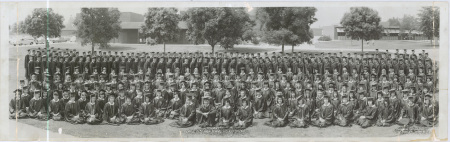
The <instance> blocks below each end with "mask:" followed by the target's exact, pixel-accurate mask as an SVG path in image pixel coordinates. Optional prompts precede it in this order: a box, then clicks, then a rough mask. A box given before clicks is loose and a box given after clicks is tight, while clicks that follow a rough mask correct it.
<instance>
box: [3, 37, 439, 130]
mask: <svg viewBox="0 0 450 142" xmlns="http://www.w3.org/2000/svg"><path fill="white" fill-rule="evenodd" d="M358 43H359V44H358ZM429 44H430V43H429V41H376V42H375V44H374V45H370V46H367V47H365V51H371V52H372V51H374V49H376V48H378V49H380V51H384V50H386V49H389V50H390V51H389V52H391V53H392V52H395V49H396V48H399V49H404V48H407V49H416V50H418V51H416V53H417V54H418V53H419V52H421V50H419V49H425V50H426V51H427V52H429V54H430V55H429V56H430V57H432V58H436V59H438V56H437V55H438V54H439V49H438V48H434V47H433V46H431V45H429ZM37 47H41V48H43V47H44V45H28V46H15V47H14V46H10V47H9V75H10V76H9V78H10V82H9V83H10V84H9V85H10V90H7V92H9V95H7V96H9V98H11V97H12V96H13V93H12V91H13V90H14V88H17V85H18V81H19V80H21V79H25V77H24V74H25V71H24V63H23V60H24V56H25V55H26V54H27V49H32V48H37ZM51 47H55V48H61V49H78V50H79V51H90V50H91V48H90V46H85V47H81V46H80V45H79V44H78V43H57V44H52V45H51ZM95 50H98V49H97V48H96V49H95ZM101 50H102V51H113V52H115V51H118V52H120V51H124V52H163V51H164V50H163V46H162V45H156V46H148V45H143V44H111V47H110V48H107V49H101ZM175 51H176V52H195V51H201V52H211V47H210V46H209V45H166V52H175ZM226 51H228V52H250V53H264V52H269V53H271V52H279V51H281V46H271V45H238V46H236V47H235V48H234V49H231V50H224V49H222V48H219V47H216V52H226ZM285 51H286V52H291V46H286V47H285ZM294 51H295V52H339V51H342V52H344V54H346V53H347V52H360V42H357V41H354V42H353V45H351V42H350V41H330V42H318V43H315V44H313V45H300V46H296V47H295V48H294ZM409 52H410V51H409ZM401 53H403V51H401ZM5 98H6V97H5ZM9 98H8V99H9ZM172 121H173V120H166V122H164V123H163V124H159V125H154V126H146V125H131V126H130V125H121V126H110V125H100V126H91V125H87V124H84V125H72V124H68V123H66V122H55V121H48V122H47V121H38V120H30V119H24V120H19V121H18V122H19V123H25V124H29V125H31V126H33V127H37V128H41V129H43V130H44V129H47V126H48V129H49V130H50V131H52V132H58V129H59V128H61V129H62V133H64V134H68V135H72V136H75V137H108V138H131V137H133V138H157V137H158V138H168V137H174V138H179V137H183V138H192V137H244V138H245V137H254V138H261V137H321V136H325V137H396V136H402V137H403V136H405V137H407V136H411V135H412V136H421V137H428V136H429V134H407V135H400V134H398V133H395V131H394V130H395V129H396V128H398V127H399V126H391V127H372V128H368V129H362V128H360V127H359V126H352V127H347V128H343V127H338V126H331V127H330V128H325V129H320V128H316V127H310V128H307V129H291V128H289V127H285V128H270V127H267V126H264V125H263V123H264V122H265V121H267V119H264V120H255V121H254V126H253V127H250V128H248V129H246V130H244V131H241V132H239V133H234V134H230V133H227V132H224V133H221V134H218V135H212V134H211V133H209V134H208V133H201V132H198V131H197V130H199V129H200V128H199V127H198V126H194V127H192V128H185V129H180V128H172V127H170V126H169V125H168V124H169V123H171V122H172ZM14 123H16V122H15V121H10V127H13V126H15V125H14ZM24 129H26V128H24ZM194 131H195V132H196V133H192V132H194ZM19 132H20V131H19ZM11 133H13V132H11ZM242 133H243V135H242Z"/></svg>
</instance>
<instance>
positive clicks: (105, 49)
mask: <svg viewBox="0 0 450 142" xmlns="http://www.w3.org/2000/svg"><path fill="white" fill-rule="evenodd" d="M134 49H136V48H134V47H126V46H115V45H112V46H111V47H108V48H102V49H98V50H101V51H124V50H134Z"/></svg>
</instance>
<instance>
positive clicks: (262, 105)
mask: <svg viewBox="0 0 450 142" xmlns="http://www.w3.org/2000/svg"><path fill="white" fill-rule="evenodd" d="M253 102H254V105H253V117H254V118H255V119H263V118H265V117H266V116H267V115H266V111H267V103H266V100H265V98H264V97H263V95H262V94H261V91H260V90H256V94H255V98H254V101H253Z"/></svg>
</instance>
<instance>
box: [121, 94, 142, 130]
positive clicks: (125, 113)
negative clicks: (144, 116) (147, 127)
mask: <svg viewBox="0 0 450 142" xmlns="http://www.w3.org/2000/svg"><path fill="white" fill-rule="evenodd" d="M118 122H119V123H126V124H129V125H134V124H139V117H138V115H137V114H136V109H134V106H133V104H131V98H130V97H127V98H126V99H125V103H124V104H122V106H120V108H119V116H118Z"/></svg>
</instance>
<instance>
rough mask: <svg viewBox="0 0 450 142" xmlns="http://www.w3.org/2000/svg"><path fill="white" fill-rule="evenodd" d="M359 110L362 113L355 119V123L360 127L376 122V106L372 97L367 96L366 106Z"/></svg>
mask: <svg viewBox="0 0 450 142" xmlns="http://www.w3.org/2000/svg"><path fill="white" fill-rule="evenodd" d="M361 112H362V114H361V115H360V116H359V118H358V119H357V120H356V124H358V125H360V126H361V127H362V128H367V127H370V126H372V125H373V124H375V123H376V120H377V114H378V108H377V106H376V105H375V103H374V98H372V97H369V98H367V107H366V108H365V109H364V110H363V111H361Z"/></svg>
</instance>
